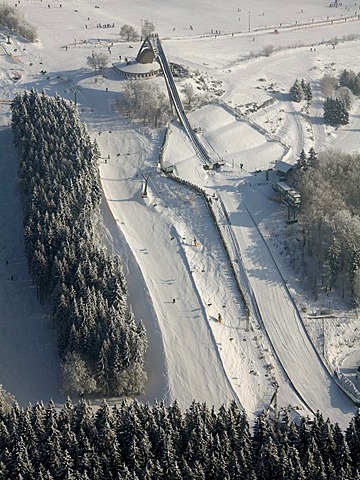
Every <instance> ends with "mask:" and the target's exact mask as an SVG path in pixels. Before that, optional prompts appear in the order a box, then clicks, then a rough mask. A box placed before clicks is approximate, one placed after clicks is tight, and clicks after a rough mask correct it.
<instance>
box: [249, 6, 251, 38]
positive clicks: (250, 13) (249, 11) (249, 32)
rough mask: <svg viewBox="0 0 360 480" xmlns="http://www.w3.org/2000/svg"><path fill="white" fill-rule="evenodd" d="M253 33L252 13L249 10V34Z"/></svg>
mask: <svg viewBox="0 0 360 480" xmlns="http://www.w3.org/2000/svg"><path fill="white" fill-rule="evenodd" d="M250 32H251V12H250V10H249V33H250Z"/></svg>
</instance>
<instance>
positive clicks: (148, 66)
mask: <svg viewBox="0 0 360 480" xmlns="http://www.w3.org/2000/svg"><path fill="white" fill-rule="evenodd" d="M113 69H114V70H115V72H117V73H119V74H120V75H121V76H122V77H126V78H131V79H144V78H151V77H155V76H156V75H158V73H159V71H160V65H159V64H158V63H157V62H151V63H141V62H138V61H137V60H135V59H133V60H127V61H126V62H122V63H121V62H119V63H113Z"/></svg>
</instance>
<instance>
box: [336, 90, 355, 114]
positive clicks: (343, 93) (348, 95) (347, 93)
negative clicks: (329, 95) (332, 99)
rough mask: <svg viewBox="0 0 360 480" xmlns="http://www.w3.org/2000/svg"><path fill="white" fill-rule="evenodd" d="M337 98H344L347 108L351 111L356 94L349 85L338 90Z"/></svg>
mask: <svg viewBox="0 0 360 480" xmlns="http://www.w3.org/2000/svg"><path fill="white" fill-rule="evenodd" d="M335 95H336V98H338V99H339V100H342V101H343V102H344V103H345V106H346V109H347V110H348V111H349V110H350V109H351V105H352V103H353V101H354V98H355V97H354V94H353V93H352V91H351V90H350V88H349V87H340V88H338V89H337V90H336V93H335Z"/></svg>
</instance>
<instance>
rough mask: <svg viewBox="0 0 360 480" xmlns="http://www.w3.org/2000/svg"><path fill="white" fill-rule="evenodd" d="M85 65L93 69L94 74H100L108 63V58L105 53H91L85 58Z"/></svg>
mask: <svg viewBox="0 0 360 480" xmlns="http://www.w3.org/2000/svg"><path fill="white" fill-rule="evenodd" d="M86 63H87V64H88V65H89V67H91V68H93V69H94V70H95V72H101V71H102V70H104V68H105V67H106V66H107V65H108V63H109V57H108V55H106V53H103V52H100V53H93V54H92V55H91V56H89V57H87V61H86Z"/></svg>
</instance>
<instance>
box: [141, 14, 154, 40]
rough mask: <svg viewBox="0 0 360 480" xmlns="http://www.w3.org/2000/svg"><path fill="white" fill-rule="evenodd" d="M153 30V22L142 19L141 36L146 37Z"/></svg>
mask: <svg viewBox="0 0 360 480" xmlns="http://www.w3.org/2000/svg"><path fill="white" fill-rule="evenodd" d="M153 32H155V26H154V24H153V22H150V20H148V19H145V20H143V21H142V27H141V36H142V38H144V37H148V36H149V35H150V34H151V33H153Z"/></svg>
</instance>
